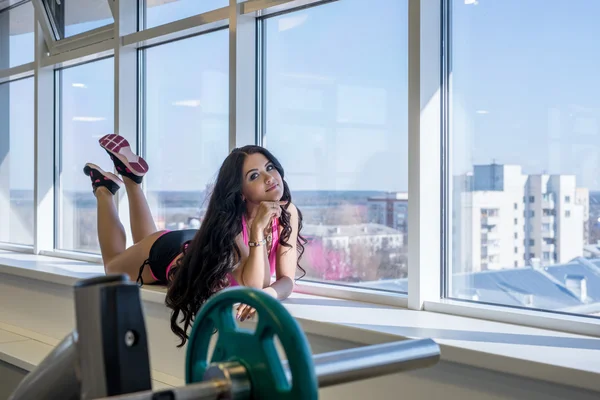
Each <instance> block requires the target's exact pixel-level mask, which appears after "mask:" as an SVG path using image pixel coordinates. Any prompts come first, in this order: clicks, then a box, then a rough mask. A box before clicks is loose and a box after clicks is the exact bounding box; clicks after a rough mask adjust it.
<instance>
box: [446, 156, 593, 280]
mask: <svg viewBox="0 0 600 400" xmlns="http://www.w3.org/2000/svg"><path fill="white" fill-rule="evenodd" d="M454 185H455V188H454V197H453V245H452V251H453V254H452V261H453V271H454V272H455V273H457V272H474V271H483V270H496V269H504V268H515V267H520V266H524V265H530V264H531V263H532V262H537V261H538V260H539V262H540V263H541V264H542V265H549V264H554V263H566V262H568V261H570V260H572V259H573V258H575V257H579V256H582V255H583V247H584V244H585V243H584V235H585V233H584V229H585V226H586V225H587V218H586V216H585V209H586V208H587V206H584V204H587V202H588V200H587V198H588V194H587V191H586V190H584V189H580V190H577V189H578V188H577V187H576V182H575V177H574V176H572V175H524V174H523V173H522V170H521V167H520V166H516V165H498V164H492V165H481V166H479V165H478V166H475V167H474V171H473V173H472V174H469V175H467V176H463V177H457V178H456V179H455V181H454Z"/></svg>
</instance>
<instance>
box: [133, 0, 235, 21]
mask: <svg viewBox="0 0 600 400" xmlns="http://www.w3.org/2000/svg"><path fill="white" fill-rule="evenodd" d="M144 3H145V4H144V10H145V12H146V13H145V16H146V23H145V26H146V28H153V27H155V26H159V25H164V24H168V23H169V22H173V21H178V20H180V19H184V18H188V17H192V16H194V15H198V14H202V13H205V12H208V11H212V10H216V9H218V8H222V7H227V6H228V5H229V0H145V2H144Z"/></svg>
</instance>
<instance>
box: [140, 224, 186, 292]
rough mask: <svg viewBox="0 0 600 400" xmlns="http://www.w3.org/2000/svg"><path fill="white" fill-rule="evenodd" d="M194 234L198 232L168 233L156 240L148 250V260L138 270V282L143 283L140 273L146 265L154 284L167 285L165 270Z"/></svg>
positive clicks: (181, 231)
mask: <svg viewBox="0 0 600 400" xmlns="http://www.w3.org/2000/svg"><path fill="white" fill-rule="evenodd" d="M196 232H198V230H197V229H184V230H180V231H170V232H167V233H165V234H163V235H161V236H160V237H159V238H158V239H156V242H154V244H153V245H152V247H151V248H150V255H149V257H148V259H147V260H146V261H145V262H144V264H143V265H142V267H141V268H140V274H139V277H138V282H139V283H141V284H143V283H144V282H143V281H142V271H143V269H144V267H145V266H146V265H148V266H149V267H150V271H151V272H152V276H153V277H154V278H155V279H156V282H157V283H160V284H163V285H165V284H166V283H167V268H168V267H169V265H170V264H171V262H172V261H173V260H174V259H175V258H176V257H177V256H178V255H179V254H180V253H181V252H182V251H183V245H184V244H185V243H186V242H188V241H190V240H192V239H193V238H194V236H195V235H196Z"/></svg>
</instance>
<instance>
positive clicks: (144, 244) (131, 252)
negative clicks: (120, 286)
mask: <svg viewBox="0 0 600 400" xmlns="http://www.w3.org/2000/svg"><path fill="white" fill-rule="evenodd" d="M162 233H163V232H162V231H159V232H155V233H153V234H151V235H149V236H146V237H145V238H144V239H142V240H140V241H139V242H138V243H136V244H134V245H133V246H131V247H129V248H128V249H127V250H125V251H124V252H122V253H121V254H119V255H118V256H116V257H115V258H113V259H112V260H111V261H110V262H109V263H107V264H104V269H105V271H106V273H107V274H127V275H129V279H131V280H132V281H134V282H135V281H136V280H137V278H138V275H139V273H140V267H141V266H142V265H143V264H144V261H146V260H147V259H148V257H149V255H150V249H151V248H152V245H153V244H154V242H156V239H158V238H159V237H160V235H162ZM142 280H143V281H144V284H148V283H153V282H156V279H154V277H153V276H152V273H151V272H150V266H149V265H146V266H145V268H144V269H143V271H142Z"/></svg>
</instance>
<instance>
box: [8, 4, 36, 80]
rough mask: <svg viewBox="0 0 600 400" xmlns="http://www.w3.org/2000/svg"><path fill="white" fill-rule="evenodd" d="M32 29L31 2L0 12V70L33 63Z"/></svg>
mask: <svg viewBox="0 0 600 400" xmlns="http://www.w3.org/2000/svg"><path fill="white" fill-rule="evenodd" d="M33 27H34V15H33V5H32V4H31V2H28V3H25V4H23V5H21V6H18V7H15V8H8V9H6V10H4V11H2V12H0V69H6V68H12V67H16V66H18V65H23V64H27V63H30V62H32V61H33V59H34V37H33Z"/></svg>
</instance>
